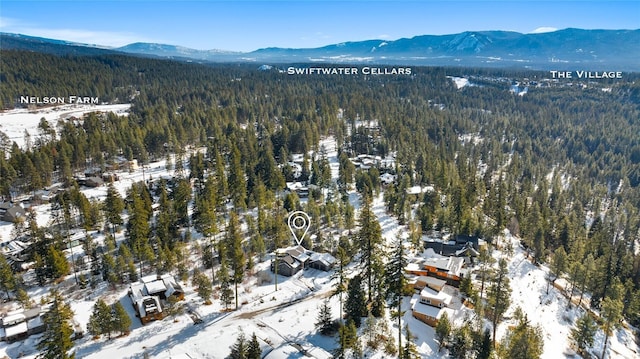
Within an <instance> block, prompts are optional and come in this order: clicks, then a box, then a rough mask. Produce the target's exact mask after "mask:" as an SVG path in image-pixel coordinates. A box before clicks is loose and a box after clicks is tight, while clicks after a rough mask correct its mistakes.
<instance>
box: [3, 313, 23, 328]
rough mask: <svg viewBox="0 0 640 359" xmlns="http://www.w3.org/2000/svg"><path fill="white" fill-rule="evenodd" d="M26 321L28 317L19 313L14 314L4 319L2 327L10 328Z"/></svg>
mask: <svg viewBox="0 0 640 359" xmlns="http://www.w3.org/2000/svg"><path fill="white" fill-rule="evenodd" d="M25 319H26V317H25V316H24V313H22V312H19V313H14V314H9V315H7V316H5V317H4V318H2V325H3V326H5V327H6V326H10V325H13V324H16V323H22V322H24V321H25Z"/></svg>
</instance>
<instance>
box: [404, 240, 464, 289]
mask: <svg viewBox="0 0 640 359" xmlns="http://www.w3.org/2000/svg"><path fill="white" fill-rule="evenodd" d="M464 261H465V259H464V258H461V257H444V256H441V255H438V254H436V253H434V252H433V250H432V249H427V250H426V251H425V254H424V256H423V257H421V258H415V259H414V260H412V261H411V263H409V264H408V265H407V267H406V268H405V271H406V272H407V273H409V274H413V275H416V276H428V277H435V278H438V279H442V280H445V281H446V282H447V284H449V285H453V286H455V287H458V286H459V285H460V280H461V279H462V267H463V266H464Z"/></svg>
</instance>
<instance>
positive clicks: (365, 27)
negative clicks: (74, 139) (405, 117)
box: [0, 0, 640, 51]
mask: <svg viewBox="0 0 640 359" xmlns="http://www.w3.org/2000/svg"><path fill="white" fill-rule="evenodd" d="M567 27H576V28H584V29H638V28H640V0H627V1H602V0H591V1H586V0H554V1H550V0H537V1H526V0H524V1H523V0H501V1H483V0H480V1H458V0H448V1H406V0H396V1H375V0H374V1H371V0H369V1H338V0H333V1H331V0H324V1H320V0H317V1H316V0H289V1H264V0H263V1H245V0H239V1H238V0H236V1H219V0H218V1H216V0H214V1H205V0H199V1H189V0H187V1H177V0H160V1H146V0H128V1H119V0H111V1H93V0H89V1H86V0H85V1H31V0H21V1H12V0H1V1H0V31H3V32H15V33H22V34H26V35H32V36H42V37H50V38H56V39H62V40H69V41H77V42H83V43H91V44H98V45H105V46H123V45H126V44H128V43H132V42H137V41H143V42H159V43H166V44H172V45H182V46H186V47H191V48H195V49H201V50H204V49H223V50H233V51H252V50H256V49H258V48H263V47H270V46H276V47H295V48H305V47H318V46H323V45H328V44H334V43H340V42H345V41H359V40H367V39H388V40H395V39H398V38H403V37H412V36H416V35H425V34H431V35H441V34H450V33H458V32H462V31H467V30H471V31H480V30H511V31H518V32H522V33H529V32H534V31H536V30H539V29H563V28H567Z"/></svg>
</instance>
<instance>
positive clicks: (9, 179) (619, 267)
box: [0, 51, 640, 324]
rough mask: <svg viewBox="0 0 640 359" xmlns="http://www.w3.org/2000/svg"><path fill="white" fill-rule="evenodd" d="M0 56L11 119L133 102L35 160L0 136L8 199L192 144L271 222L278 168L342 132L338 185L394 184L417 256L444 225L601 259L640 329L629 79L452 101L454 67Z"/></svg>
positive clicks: (62, 129)
mask: <svg viewBox="0 0 640 359" xmlns="http://www.w3.org/2000/svg"><path fill="white" fill-rule="evenodd" d="M0 61H2V68H3V69H6V70H7V71H3V74H2V75H1V76H3V77H2V80H3V81H0V90H1V91H0V93H2V96H3V97H2V101H3V102H2V105H3V107H11V106H12V104H13V103H15V99H16V98H18V96H20V95H23V94H24V93H25V92H26V93H29V94H32V93H33V92H34V91H36V92H37V93H42V92H43V91H52V92H51V93H48V92H47V95H56V94H58V93H59V92H58V90H59V89H65V90H64V91H71V92H72V93H73V94H77V93H78V92H81V93H80V94H81V95H84V93H82V92H84V91H86V92H87V93H86V94H87V95H92V96H99V97H100V98H101V99H104V100H108V101H117V102H131V103H132V104H133V106H132V109H131V113H130V114H129V115H128V116H120V117H119V116H115V115H113V114H108V115H98V114H89V115H87V116H85V117H84V118H83V119H82V120H78V121H68V122H65V123H63V124H60V126H51V125H47V124H46V123H41V126H40V127H39V130H38V133H37V134H29V137H30V138H29V139H30V140H29V141H27V143H28V144H29V145H28V146H27V148H18V147H17V146H13V145H12V144H10V143H7V141H3V143H2V147H1V149H0V193H1V195H3V196H4V197H9V196H10V195H11V193H15V192H29V191H32V190H36V189H39V188H41V187H43V186H47V185H48V184H50V183H51V182H52V181H55V180H62V181H64V182H67V183H68V184H71V183H72V176H73V174H74V173H75V172H77V171H80V170H82V169H84V168H85V167H87V166H98V167H103V166H105V165H106V164H108V163H112V162H114V161H115V159H116V157H117V156H123V157H125V158H127V159H134V158H135V159H137V160H138V161H139V162H140V163H141V164H143V165H144V164H145V163H148V162H149V161H151V160H153V159H160V158H172V157H171V156H173V155H175V156H176V157H177V158H178V159H184V158H185V157H186V153H185V151H184V149H185V148H187V147H189V146H191V147H192V148H193V147H201V146H204V147H206V148H207V158H203V159H202V163H203V164H204V165H203V166H201V168H203V169H204V170H203V171H205V172H207V173H214V174H215V175H214V177H215V178H216V179H217V180H218V181H222V180H223V179H224V181H225V182H226V183H223V182H220V183H216V186H217V187H218V188H224V191H222V193H223V194H224V195H222V193H221V194H219V195H218V196H217V197H216V198H218V199H217V201H221V200H222V199H224V200H229V201H231V202H233V204H234V206H236V208H240V209H243V208H255V207H256V206H257V207H259V208H262V209H266V208H270V209H272V210H273V208H274V207H277V206H276V205H274V204H273V203H275V201H264V200H263V199H264V198H269V199H271V198H273V195H274V193H275V192H276V191H278V190H280V189H282V188H283V185H284V181H286V180H288V179H290V174H288V173H287V172H286V170H277V168H280V167H279V165H282V164H284V163H286V162H287V161H288V159H289V156H290V154H292V153H307V152H308V151H309V150H318V151H316V153H319V152H320V151H319V150H320V148H317V147H318V143H319V139H320V138H321V136H325V135H329V134H331V135H334V136H335V138H336V141H337V143H338V146H339V150H340V158H341V161H340V163H341V183H342V185H344V184H345V183H349V184H350V183H354V184H355V185H356V187H357V188H358V189H359V190H360V191H362V192H363V193H366V194H367V195H370V194H371V192H373V191H377V190H379V189H380V181H379V175H380V174H381V171H388V172H392V173H394V174H395V175H397V176H398V177H397V181H396V184H395V185H392V186H389V187H387V189H386V193H385V198H386V201H387V207H388V209H389V210H390V211H391V212H392V213H394V214H396V215H397V216H398V217H399V218H400V220H401V221H402V222H403V223H408V224H409V225H410V227H411V228H412V238H414V239H415V238H418V240H417V241H416V243H417V244H418V245H419V234H420V232H425V231H429V230H432V229H446V230H449V231H451V232H454V233H458V234H477V235H481V236H485V237H487V238H488V239H489V240H490V241H491V240H492V238H493V236H494V235H495V234H497V233H499V232H500V231H501V230H503V229H504V228H509V229H510V230H511V231H512V233H514V234H517V235H519V236H520V237H521V238H522V239H523V244H524V245H525V246H527V247H528V248H530V249H531V253H532V255H533V257H534V258H535V261H537V262H548V261H550V259H551V257H552V256H551V254H552V253H555V251H557V250H558V249H559V248H562V249H563V250H564V251H565V252H566V254H567V255H568V257H569V258H570V263H571V264H570V266H569V267H568V268H569V270H567V271H566V273H565V274H564V275H567V276H568V277H569V278H572V277H571V273H574V272H580V270H581V269H580V268H579V267H577V266H578V265H579V263H584V262H585V260H586V259H587V258H589V256H591V257H592V258H593V259H594V261H595V263H596V264H595V267H594V268H595V269H594V270H593V272H589V273H590V274H589V276H590V277H593V278H595V279H594V280H592V281H590V282H589V286H590V287H589V288H587V289H588V290H589V291H590V292H591V293H592V301H593V305H594V306H596V307H597V306H598V305H599V303H600V301H601V300H602V298H604V297H607V296H608V295H610V294H611V293H610V292H611V289H610V288H611V285H609V284H608V283H611V281H612V280H614V279H615V280H617V281H619V282H620V283H622V284H623V285H624V288H625V289H624V298H625V299H624V305H625V308H624V311H625V313H626V315H627V318H629V319H630V320H631V321H632V322H634V323H635V324H638V321H639V320H640V318H638V314H637V313H638V310H637V305H638V304H637V300H634V298H640V295H638V294H639V290H640V259H639V256H638V255H637V246H638V242H639V239H638V236H639V235H638V233H639V228H640V227H639V226H640V221H639V220H638V218H639V215H638V209H639V208H640V147H639V146H640V144H639V143H640V142H639V141H638V133H640V122H638V118H640V105H639V103H640V102H639V101H638V99H639V97H638V96H639V90H638V84H637V83H635V84H634V83H633V82H632V81H631V80H632V79H633V78H634V76H635V75H632V74H630V75H629V76H630V77H629V80H628V81H627V80H622V81H619V82H613V83H608V84H607V86H610V89H608V91H607V92H605V91H602V89H601V88H587V89H583V88H581V87H579V86H568V85H567V86H564V87H563V88H554V87H552V88H534V87H532V88H530V89H529V92H528V93H527V94H526V95H525V96H515V95H513V94H512V93H510V92H509V91H508V90H509V86H510V84H511V83H510V81H502V82H501V81H496V82H491V86H488V85H487V86H484V85H483V86H478V87H465V88H464V89H462V90H458V89H456V88H455V86H454V84H453V83H452V81H451V80H450V79H447V78H446V75H450V74H454V75H457V74H459V71H460V70H459V69H456V70H449V69H444V68H416V69H415V72H414V73H413V74H412V75H411V76H377V77H376V76H367V77H365V76H342V77H331V76H290V75H286V74H282V73H278V71H276V70H272V71H258V70H257V69H256V67H255V66H249V65H215V66H213V65H212V66H207V65H201V64H187V63H180V62H171V61H162V60H151V59H143V58H135V57H127V56H116V55H109V56H96V57H82V58H77V57H56V56H51V55H41V54H33V53H28V52H21V51H3V52H2V57H1V58H0ZM474 74H475V75H479V76H487V77H491V76H494V77H496V78H498V77H506V78H508V77H513V78H517V79H519V78H520V77H523V78H524V77H529V78H533V77H535V76H539V75H540V74H539V73H535V72H531V73H528V72H526V73H523V72H509V71H505V70H499V71H498V72H496V71H492V70H482V71H474ZM529 75H530V76H529ZM486 84H489V81H488V80H487V81H486ZM61 95H63V96H64V95H67V93H64V94H61ZM340 109H342V110H343V112H342V113H341V114H342V118H339V116H338V114H339V113H340V111H339V110H340ZM358 120H359V121H364V122H366V121H373V120H375V121H376V122H377V123H378V124H379V129H368V128H364V127H361V126H357V123H358ZM392 152H393V153H395V154H396V163H397V165H396V166H395V167H394V168H391V169H377V168H372V169H370V170H367V171H364V170H358V171H355V170H354V168H352V167H351V166H349V164H348V162H349V161H348V160H345V158H346V156H347V155H354V154H361V153H369V154H380V155H385V154H388V153H392ZM89 159H90V161H89ZM196 161H197V160H196ZM305 161H306V162H305V163H306V165H305V166H304V167H305V171H307V173H306V174H305V176H310V179H311V180H312V181H316V183H321V184H322V183H324V182H325V180H326V178H325V176H322V175H319V174H321V173H323V171H322V168H326V167H327V164H326V162H325V161H324V160H323V159H322V157H321V156H319V155H318V156H314V157H310V156H307V158H305ZM175 163H176V164H179V163H182V161H176V162H175ZM194 164H197V163H196V162H194V163H193V164H192V165H194ZM314 166H315V168H316V170H313V171H309V170H308V169H311V168H314ZM195 168H198V167H197V166H196V167H195ZM284 168H286V166H285V167H284ZM191 170H192V171H194V167H191ZM200 172H202V171H200ZM200 172H199V170H197V169H196V172H195V174H192V175H193V176H195V177H196V178H201V179H200V180H199V181H200V182H199V183H200V184H201V185H202V184H203V183H205V182H206V179H207V177H208V176H201V175H200ZM192 173H194V172H192ZM203 173H204V172H203ZM325 173H326V172H325ZM314 174H315V176H314ZM185 176H186V175H185ZM415 185H420V186H426V185H432V186H433V188H434V191H431V192H426V193H423V194H420V195H418V196H416V197H415V198H412V197H410V196H407V195H406V189H407V188H409V187H410V186H415ZM344 188H346V187H344V186H343V187H341V189H342V190H344ZM315 195H317V193H316V194H315ZM315 195H314V194H312V198H315V197H314V196H315ZM311 202H313V201H310V203H311ZM130 203H132V202H130ZM260 203H262V206H261V205H259V204H260ZM416 203H417V204H419V206H418V210H417V214H416V215H415V216H414V214H413V207H412V205H413V204H416ZM196 204H197V201H196ZM294 206H295V198H289V201H288V208H293V207H294ZM327 206H328V205H327ZM201 208H202V207H201ZM329 208H331V207H329ZM311 210H314V211H320V209H317V208H316V209H313V208H312V209H311ZM349 211H350V210H349V209H348V206H346V205H344V201H343V202H341V203H340V202H339V203H338V204H337V205H335V206H334V208H333V209H330V210H327V213H328V214H329V215H328V216H327V218H331V217H332V215H331V213H341V214H343V217H340V216H335V218H336V219H340V218H342V219H340V220H341V221H345V218H346V217H345V216H346V214H348V213H349ZM203 212H204V211H203ZM219 212H220V211H219ZM222 212H223V211H222ZM147 215H150V214H149V213H147ZM262 215H264V216H266V214H265V213H263V214H262ZM193 220H194V221H200V220H203V219H202V218H200V219H197V218H194V219H193ZM225 222H226V221H225ZM181 225H184V224H181ZM273 226H276V227H277V226H278V224H274V225H273ZM256 228H257V230H258V233H260V234H261V235H263V234H264V233H268V236H269V241H268V243H269V244H270V245H268V247H270V246H273V245H279V244H280V239H279V238H280V236H279V235H278V234H277V233H280V232H279V230H278V229H274V228H271V227H269V226H267V225H265V224H264V223H262V224H261V223H260V222H259V221H258V223H257V225H256ZM269 228H270V229H269ZM215 232H216V231H213V233H215ZM143 237H144V236H143ZM266 237H267V236H265V238H266ZM134 247H135V243H134V245H133V246H132V248H131V249H132V250H135V249H134ZM143 247H144V246H143ZM221 252H224V250H222V249H221ZM43 253H44V252H43ZM138 256H141V255H140V254H135V256H134V257H138ZM140 258H142V257H140ZM578 287H579V286H578ZM369 300H370V301H372V300H373V298H370V299H369Z"/></svg>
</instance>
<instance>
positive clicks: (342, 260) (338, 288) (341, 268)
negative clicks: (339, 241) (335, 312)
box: [331, 245, 349, 323]
mask: <svg viewBox="0 0 640 359" xmlns="http://www.w3.org/2000/svg"><path fill="white" fill-rule="evenodd" d="M336 256H337V257H336V259H337V262H338V263H337V264H338V267H337V268H336V269H335V271H334V272H333V274H332V275H331V280H333V279H336V284H335V286H334V289H333V293H332V294H331V296H334V295H338V296H339V298H340V323H342V319H343V318H342V306H343V302H342V295H343V294H344V293H345V292H346V291H347V286H346V282H347V276H346V272H345V267H346V266H347V265H348V264H349V258H348V257H347V253H346V251H345V249H344V248H343V247H342V246H340V245H339V246H338V251H337V254H336Z"/></svg>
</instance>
